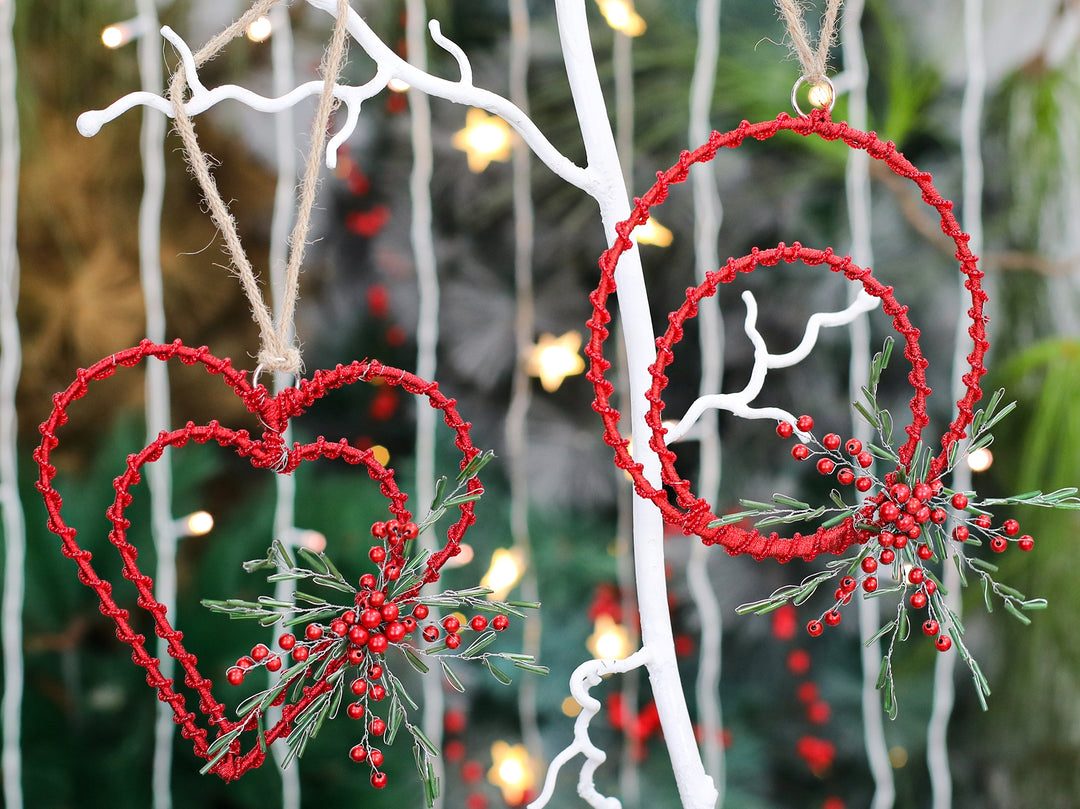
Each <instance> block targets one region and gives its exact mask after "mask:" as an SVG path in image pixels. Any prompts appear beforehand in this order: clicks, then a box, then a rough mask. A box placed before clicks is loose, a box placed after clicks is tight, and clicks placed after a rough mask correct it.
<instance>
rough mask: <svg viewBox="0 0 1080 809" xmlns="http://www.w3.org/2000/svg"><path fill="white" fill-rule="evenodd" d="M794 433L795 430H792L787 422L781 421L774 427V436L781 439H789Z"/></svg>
mask: <svg viewBox="0 0 1080 809" xmlns="http://www.w3.org/2000/svg"><path fill="white" fill-rule="evenodd" d="M794 431H795V430H794V429H793V428H792V426H791V424H790V423H789V422H786V421H782V422H780V423H779V424H777V425H776V434H777V435H778V436H780V437H781V438H791V434H792V433H793V432H794Z"/></svg>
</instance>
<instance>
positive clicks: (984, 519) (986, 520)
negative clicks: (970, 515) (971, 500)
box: [975, 514, 991, 528]
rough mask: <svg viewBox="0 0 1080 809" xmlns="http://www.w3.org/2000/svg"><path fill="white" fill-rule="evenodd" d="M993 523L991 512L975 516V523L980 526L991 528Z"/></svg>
mask: <svg viewBox="0 0 1080 809" xmlns="http://www.w3.org/2000/svg"><path fill="white" fill-rule="evenodd" d="M990 523H991V517H990V515H989V514H980V515H979V516H978V517H976V518H975V524H976V525H977V526H979V527H980V528H989V527H990Z"/></svg>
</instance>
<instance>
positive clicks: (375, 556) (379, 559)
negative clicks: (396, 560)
mask: <svg viewBox="0 0 1080 809" xmlns="http://www.w3.org/2000/svg"><path fill="white" fill-rule="evenodd" d="M367 555H368V559H370V560H371V561H372V562H374V563H375V564H377V565H381V564H382V563H383V562H384V561H385V560H386V548H384V547H382V545H375V546H373V547H372V548H371V550H369V551H368V552H367Z"/></svg>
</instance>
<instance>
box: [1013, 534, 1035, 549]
mask: <svg viewBox="0 0 1080 809" xmlns="http://www.w3.org/2000/svg"><path fill="white" fill-rule="evenodd" d="M1016 546H1017V547H1018V548H1019V549H1020V550H1022V551H1030V550H1031V549H1032V548H1034V547H1035V539H1034V537H1032V536H1030V535H1028V534H1024V535H1023V536H1022V537H1020V539H1019V541H1018V542H1017V543H1016Z"/></svg>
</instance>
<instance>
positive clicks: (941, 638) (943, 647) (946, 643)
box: [934, 635, 952, 652]
mask: <svg viewBox="0 0 1080 809" xmlns="http://www.w3.org/2000/svg"><path fill="white" fill-rule="evenodd" d="M934 645H935V646H937V650H938V651H939V652H947V651H949V649H951V648H952V638H950V637H949V636H948V635H938V637H937V640H935V641H934Z"/></svg>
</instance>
